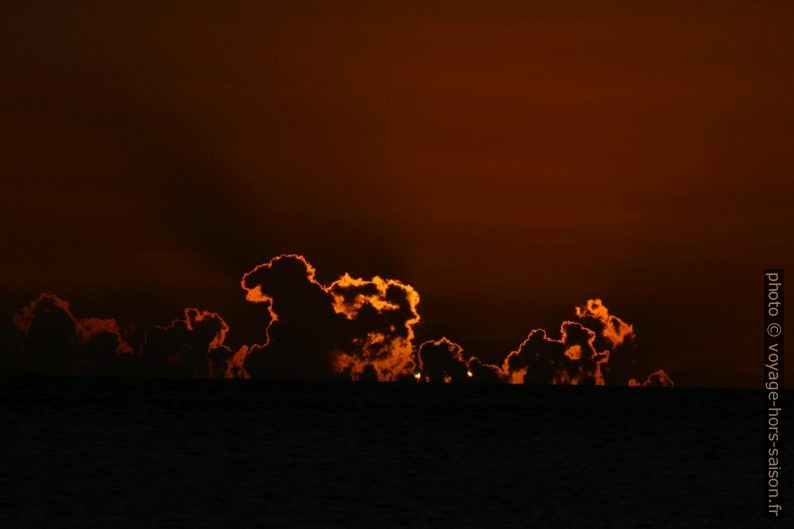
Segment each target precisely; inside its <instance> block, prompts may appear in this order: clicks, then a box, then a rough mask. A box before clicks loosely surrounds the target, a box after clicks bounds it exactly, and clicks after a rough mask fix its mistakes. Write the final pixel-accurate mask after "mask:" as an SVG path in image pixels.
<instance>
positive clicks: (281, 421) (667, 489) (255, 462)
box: [0, 377, 794, 529]
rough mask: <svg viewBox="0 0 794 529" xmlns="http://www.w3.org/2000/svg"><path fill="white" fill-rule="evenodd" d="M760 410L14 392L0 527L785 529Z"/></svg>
mask: <svg viewBox="0 0 794 529" xmlns="http://www.w3.org/2000/svg"><path fill="white" fill-rule="evenodd" d="M763 399H764V394H763V393H761V392H760V391H755V390H725V389H682V388H677V389H652V388H643V389H638V388H616V387H606V388H604V387H536V386H526V387H525V386H509V385H473V384H461V385H438V386H436V385H420V384H377V383H352V382H313V383H309V382H306V383H298V382H295V383H282V382H264V381H262V382H260V381H242V380H217V381H213V380H204V381H181V380H137V379H100V378H96V379H93V378H35V377H33V378H24V377H23V378H3V379H0V421H2V434H1V435H2V437H0V438H1V439H2V442H1V444H0V446H1V447H2V451H1V452H0V453H1V454H2V465H1V466H0V527H2V528H16V527H20V528H21V527H83V528H91V527H103V528H119V527H175V528H180V529H187V528H224V529H231V528H234V527H285V528H289V527H300V528H323V527H339V528H356V527H376V528H391V527H431V528H446V527H449V528H478V529H492V528H493V529H500V528H508V527H527V528H564V529H572V528H578V527H583V528H584V527H586V528H622V527H637V528H656V527H658V528H666V529H670V528H678V527H719V528H733V527H736V528H742V529H747V528H754V527H783V523H781V522H779V521H771V522H765V521H764V519H763V515H764V503H765V502H766V499H765V496H764V481H765V480H764V477H765V472H766V468H765V465H766V461H765V460H766V457H765V453H764V445H763V442H764V435H765V423H766V416H765V411H764V405H765V403H764V400H763ZM787 402H792V403H794V399H793V398H792V393H791V391H789V392H787ZM790 417H791V414H790V413H789V414H787V415H786V419H787V420H786V421H785V423H786V428H787V430H786V431H785V435H786V444H787V447H788V449H789V451H790V449H791V440H792V439H794V432H792V428H791V425H792V421H791V418H790ZM793 473H794V467H792V469H791V470H789V471H788V472H787V473H785V476H786V480H785V486H786V488H787V489H788V491H789V492H788V494H794V488H792V486H791V475H792V474H793ZM790 504H791V502H790V501H789V502H788V503H787V505H786V506H785V507H784V512H786V511H787V510H788V509H790ZM789 514H791V513H789ZM789 521H790V520H789Z"/></svg>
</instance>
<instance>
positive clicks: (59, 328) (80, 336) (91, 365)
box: [13, 293, 133, 375]
mask: <svg viewBox="0 0 794 529" xmlns="http://www.w3.org/2000/svg"><path fill="white" fill-rule="evenodd" d="M13 320H14V324H15V325H16V326H17V328H19V329H20V330H21V331H22V332H23V338H22V348H21V352H20V355H19V358H18V360H17V367H18V369H19V370H21V371H22V372H30V373H41V374H49V375H65V374H108V373H113V372H114V371H116V370H117V369H118V365H119V357H121V356H126V355H130V354H132V353H133V348H132V346H131V345H130V344H128V343H127V341H126V340H125V339H124V337H123V336H122V332H121V330H120V328H119V324H118V322H116V320H113V319H107V318H77V317H75V315H74V313H73V312H72V309H71V307H70V305H69V303H68V302H66V301H64V300H63V299H61V298H59V297H58V296H56V295H55V294H52V293H42V294H39V296H38V297H37V298H36V299H34V300H33V301H31V302H30V303H29V304H27V305H26V306H25V307H23V308H22V309H21V310H20V311H19V312H18V313H16V314H15V315H14V316H13Z"/></svg>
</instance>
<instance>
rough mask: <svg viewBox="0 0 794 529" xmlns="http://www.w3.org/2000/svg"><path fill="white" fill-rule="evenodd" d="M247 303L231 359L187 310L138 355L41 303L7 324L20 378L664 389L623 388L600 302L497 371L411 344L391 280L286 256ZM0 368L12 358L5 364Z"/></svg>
mask: <svg viewBox="0 0 794 529" xmlns="http://www.w3.org/2000/svg"><path fill="white" fill-rule="evenodd" d="M240 284H241V286H242V288H243V290H244V291H245V299H246V300H247V301H249V302H251V303H255V304H262V305H264V306H265V308H266V312H263V314H262V326H263V327H264V329H265V333H264V334H265V337H266V339H265V342H264V343H261V344H256V343H255V344H244V345H241V346H239V347H232V346H231V345H230V344H229V343H228V342H227V339H228V336H229V334H230V326H229V325H228V324H227V322H226V321H225V320H224V319H223V318H222V317H221V316H220V315H219V314H218V313H216V312H211V311H207V310H200V309H197V308H186V309H185V310H184V313H183V316H182V317H181V318H179V319H175V320H173V321H172V322H171V323H170V324H168V325H167V326H153V327H151V328H149V329H148V331H147V332H146V334H145V339H144V341H143V344H142V345H141V347H140V349H139V350H138V351H135V350H134V349H133V347H132V346H131V345H130V344H129V343H128V342H127V341H126V340H125V339H124V337H123V334H122V331H121V328H120V326H119V324H118V322H117V321H116V320H113V319H107V318H94V317H91V318H77V317H75V315H74V314H73V313H72V310H71V308H70V306H69V303H67V302H66V301H64V300H62V299H61V298H59V297H57V296H56V295H54V294H49V293H44V294H41V295H39V296H38V297H37V298H36V299H34V300H33V301H31V302H30V303H29V304H28V305H26V306H25V307H23V308H22V309H21V310H20V311H19V312H18V313H17V314H15V315H14V323H15V325H16V327H17V328H18V329H19V330H20V331H21V332H22V334H23V337H22V344H21V347H20V353H19V354H18V355H15V356H17V361H16V364H17V367H18V370H20V371H23V372H34V373H48V374H129V375H144V376H153V377H159V376H168V377H181V378H278V379H330V378H341V379H351V380H373V381H412V382H415V381H420V382H441V383H465V382H491V383H498V382H509V383H534V384H575V385H604V384H607V383H611V384H621V385H622V384H626V383H628V384H629V385H631V386H673V385H674V384H673V381H672V379H671V378H670V376H669V375H668V374H667V373H665V372H664V371H663V370H658V371H655V372H653V373H651V374H650V375H649V376H648V377H647V378H646V379H645V380H644V381H642V382H641V381H639V380H637V379H635V378H629V376H628V375H626V373H628V372H629V371H630V368H631V365H632V359H633V353H634V352H635V350H636V343H635V338H636V336H635V332H634V327H633V326H632V325H631V324H629V323H627V322H625V321H624V320H622V319H621V318H619V317H618V316H616V315H614V314H611V313H610V312H609V310H608V309H607V307H606V306H605V305H604V303H603V302H602V301H601V300H600V299H590V300H587V301H586V302H585V304H584V305H582V306H579V307H576V308H575V313H576V317H577V321H564V322H563V323H562V324H561V325H560V331H559V338H553V337H550V336H549V335H548V333H547V332H546V331H545V330H543V329H534V330H532V331H531V332H530V333H529V335H528V336H527V338H526V339H525V340H524V341H523V342H522V343H521V344H520V345H519V347H518V348H517V349H516V350H514V351H511V352H510V353H509V354H508V355H507V356H506V357H505V358H504V361H503V362H502V364H501V365H500V366H496V365H492V364H489V363H487V362H484V361H482V360H481V359H480V358H478V357H476V356H474V355H467V354H465V352H464V349H463V347H462V346H461V345H459V344H457V343H455V342H453V341H451V340H449V339H447V338H446V337H444V338H441V339H439V340H430V341H425V342H423V343H421V344H419V345H415V344H414V338H415V334H414V328H415V326H416V325H417V323H419V321H420V315H419V312H418V305H419V299H420V298H419V293H418V292H417V291H416V290H415V289H414V288H413V287H412V286H411V285H409V284H406V283H403V282H401V281H399V280H396V279H384V278H381V277H379V276H374V277H372V278H371V279H364V278H355V277H352V276H351V275H349V274H343V275H341V276H340V277H339V278H338V279H336V280H335V281H333V282H331V283H329V284H327V285H324V284H322V283H321V282H320V281H319V280H318V279H317V276H316V271H315V269H314V267H313V266H312V265H311V264H310V263H309V262H308V261H307V260H306V259H305V258H304V257H303V256H301V255H296V254H284V255H279V256H277V257H274V258H273V259H271V260H269V261H268V262H266V263H263V264H260V265H258V266H256V267H255V268H253V269H252V270H251V271H249V272H248V273H246V274H244V275H243V277H242V280H241V282H240ZM4 356H5V357H6V363H8V362H9V357H10V356H12V355H10V354H6V355H4Z"/></svg>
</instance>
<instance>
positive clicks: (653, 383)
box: [629, 369, 675, 388]
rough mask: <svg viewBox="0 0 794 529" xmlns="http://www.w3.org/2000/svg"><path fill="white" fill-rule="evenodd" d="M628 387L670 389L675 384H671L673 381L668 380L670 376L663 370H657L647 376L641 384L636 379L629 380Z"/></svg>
mask: <svg viewBox="0 0 794 529" xmlns="http://www.w3.org/2000/svg"><path fill="white" fill-rule="evenodd" d="M629 386H632V387H646V388H647V387H656V388H672V387H675V382H673V379H672V378H670V375H668V374H667V373H666V372H665V370H664V369H657V370H656V371H654V372H653V373H651V374H650V375H648V376H647V377H646V378H645V380H643V381H642V382H640V381H639V380H637V379H636V378H632V379H629Z"/></svg>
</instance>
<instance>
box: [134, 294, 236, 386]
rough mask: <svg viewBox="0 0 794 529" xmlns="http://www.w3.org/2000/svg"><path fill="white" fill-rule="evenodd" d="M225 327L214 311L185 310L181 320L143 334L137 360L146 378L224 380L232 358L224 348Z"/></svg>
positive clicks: (229, 350)
mask: <svg viewBox="0 0 794 529" xmlns="http://www.w3.org/2000/svg"><path fill="white" fill-rule="evenodd" d="M228 332H229V326H228V325H227V324H226V322H225V321H224V320H223V318H221V317H220V316H219V315H218V314H216V313H214V312H209V311H204V310H199V309H196V308H186V309H185V312H184V317H183V318H181V319H178V320H174V321H172V322H171V324H170V325H168V326H167V327H159V326H155V327H152V328H150V329H149V330H148V331H147V333H146V340H145V341H144V343H143V346H142V347H141V355H140V357H141V358H140V360H141V363H142V367H143V370H144V373H145V374H147V375H150V376H172V377H180V378H224V377H225V376H226V370H227V366H228V362H229V360H230V359H231V357H232V356H233V353H232V351H231V349H229V348H228V347H226V346H225V345H224V342H225V340H226V335H227V333H228Z"/></svg>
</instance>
